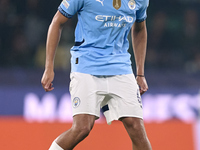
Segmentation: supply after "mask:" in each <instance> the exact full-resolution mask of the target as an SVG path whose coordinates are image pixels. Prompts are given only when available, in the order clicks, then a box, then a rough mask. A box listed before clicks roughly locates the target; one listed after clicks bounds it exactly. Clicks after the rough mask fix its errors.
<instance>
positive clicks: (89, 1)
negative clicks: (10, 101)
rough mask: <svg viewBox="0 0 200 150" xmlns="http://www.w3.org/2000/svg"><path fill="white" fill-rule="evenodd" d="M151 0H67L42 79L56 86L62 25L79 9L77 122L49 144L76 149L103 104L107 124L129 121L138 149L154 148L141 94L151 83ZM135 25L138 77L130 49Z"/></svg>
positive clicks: (74, 60)
mask: <svg viewBox="0 0 200 150" xmlns="http://www.w3.org/2000/svg"><path fill="white" fill-rule="evenodd" d="M148 3H149V2H148V0H63V1H62V3H61V4H60V6H59V7H58V11H57V13H56V14H55V16H54V18H53V20H52V23H51V25H50V27H49V31H48V37H47V46H46V65H45V71H44V74H43V77H42V80H41V83H42V86H43V88H44V89H45V91H47V92H48V91H52V90H53V89H54V88H53V86H52V82H53V79H54V65H53V64H54V63H53V62H54V56H55V51H56V48H57V46H58V43H59V39H60V35H61V32H62V27H63V25H64V24H65V23H66V22H67V20H68V19H69V18H71V17H72V16H73V15H74V14H75V13H78V23H77V26H76V30H75V45H74V46H73V47H72V48H71V55H72V57H71V74H70V78H71V82H70V94H71V101H72V108H73V125H72V127H71V128H70V129H69V130H67V131H66V132H64V133H62V134H61V135H60V136H59V137H58V138H57V139H55V140H54V142H53V143H52V145H51V147H50V149H49V150H72V149H73V148H74V147H75V146H76V145H77V144H78V143H79V142H81V141H82V140H83V139H84V138H85V137H87V136H88V134H89V132H90V131H91V130H92V127H93V125H94V122H95V120H96V119H98V118H99V116H100V108H102V110H103V112H104V115H105V117H106V120H107V123H108V124H110V123H111V122H112V121H113V120H120V121H121V122H122V123H123V124H124V127H125V128H126V130H127V132H128V134H129V136H130V138H131V140H132V147H133V149H134V150H151V149H152V148H151V145H150V142H149V140H148V138H147V135H146V132H145V128H144V124H143V119H142V116H143V114H142V113H143V111H142V103H141V97H140V94H143V93H144V92H146V91H147V89H148V85H147V82H146V79H145V76H144V62H145V55H146V43H147V31H146V22H145V20H146V17H147V15H146V9H147V7H148ZM131 28H132V30H131ZM130 30H131V35H132V44H133V49H134V56H135V61H136V69H137V75H136V78H135V76H134V74H133V71H132V67H131V61H130V54H129V53H128V48H129V42H128V39H127V36H128V34H129V31H130ZM138 85H139V86H138ZM116 132H117V131H116Z"/></svg>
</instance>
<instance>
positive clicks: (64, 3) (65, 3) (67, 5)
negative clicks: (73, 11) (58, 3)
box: [62, 0, 69, 8]
mask: <svg viewBox="0 0 200 150" xmlns="http://www.w3.org/2000/svg"><path fill="white" fill-rule="evenodd" d="M62 3H63V5H64V6H65V8H68V7H69V3H68V2H67V0H63V1H62Z"/></svg>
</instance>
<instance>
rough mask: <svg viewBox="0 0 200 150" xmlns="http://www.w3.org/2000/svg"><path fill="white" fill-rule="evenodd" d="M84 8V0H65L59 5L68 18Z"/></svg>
mask: <svg viewBox="0 0 200 150" xmlns="http://www.w3.org/2000/svg"><path fill="white" fill-rule="evenodd" d="M82 9H83V0H63V1H62V2H61V4H60V6H59V7H58V10H59V11H60V13H61V14H62V15H64V16H65V17H67V18H72V16H73V15H74V14H75V13H76V12H79V11H81V10H82Z"/></svg>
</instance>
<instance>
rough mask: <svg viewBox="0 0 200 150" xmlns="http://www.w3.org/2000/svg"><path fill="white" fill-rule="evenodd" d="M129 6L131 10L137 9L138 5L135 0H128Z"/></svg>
mask: <svg viewBox="0 0 200 150" xmlns="http://www.w3.org/2000/svg"><path fill="white" fill-rule="evenodd" d="M128 7H129V8H130V9H131V10H133V9H135V7H136V3H135V0H130V1H129V2H128Z"/></svg>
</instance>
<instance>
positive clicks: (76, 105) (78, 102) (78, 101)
mask: <svg viewBox="0 0 200 150" xmlns="http://www.w3.org/2000/svg"><path fill="white" fill-rule="evenodd" d="M80 103H81V100H80V99H79V98H78V97H75V98H74V99H73V107H74V108H77V107H78V106H79V105H80Z"/></svg>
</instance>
